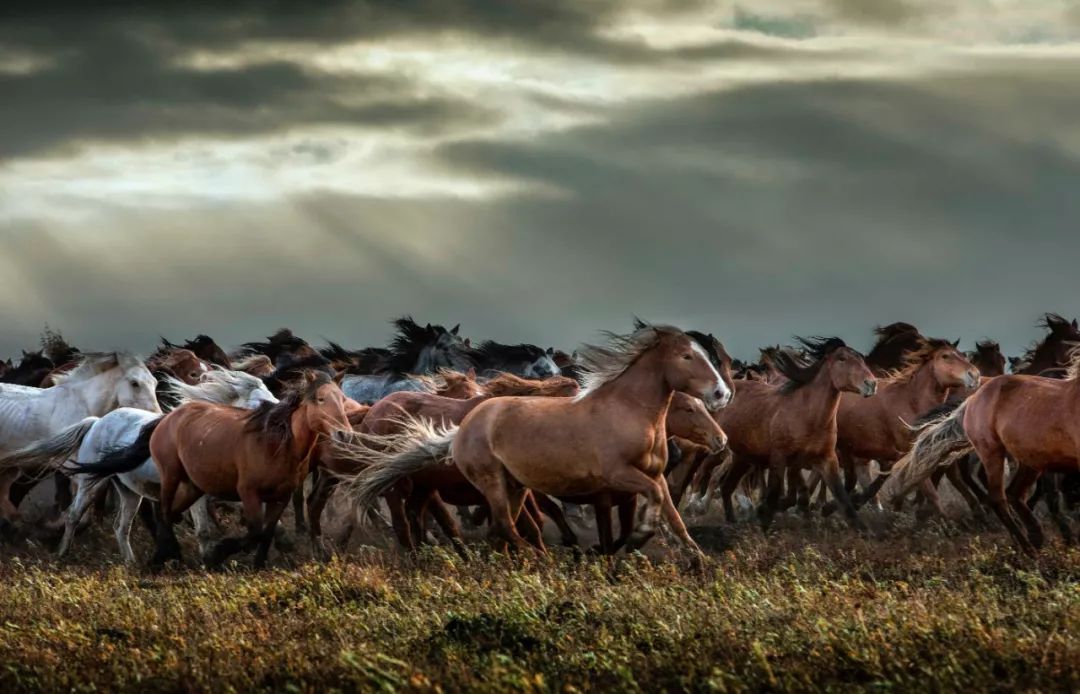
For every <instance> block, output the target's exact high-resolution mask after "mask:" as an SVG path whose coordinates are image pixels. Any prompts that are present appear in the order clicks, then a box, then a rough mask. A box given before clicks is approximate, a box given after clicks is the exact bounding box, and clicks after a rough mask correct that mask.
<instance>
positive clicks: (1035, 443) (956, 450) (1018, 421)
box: [882, 355, 1080, 553]
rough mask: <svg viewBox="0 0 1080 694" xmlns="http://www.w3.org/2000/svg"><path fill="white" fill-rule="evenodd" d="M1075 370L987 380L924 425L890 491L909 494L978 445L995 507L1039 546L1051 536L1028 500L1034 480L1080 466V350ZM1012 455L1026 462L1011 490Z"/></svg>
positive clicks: (1029, 544) (1028, 546)
mask: <svg viewBox="0 0 1080 694" xmlns="http://www.w3.org/2000/svg"><path fill="white" fill-rule="evenodd" d="M1067 376H1068V377H1067V378H1066V379H1065V380H1060V379H1052V378H1045V377H1041V376H1027V375H1005V376H998V377H997V378H993V379H991V380H990V381H988V382H987V383H985V384H983V386H982V387H981V388H979V390H978V391H977V392H975V394H974V395H972V396H971V397H969V398H968V399H967V400H965V401H964V402H963V403H961V404H960V406H959V407H957V408H956V409H955V410H954V411H953V412H951V413H949V414H946V415H945V416H944V417H942V418H940V419H938V420H937V421H935V422H933V423H931V424H930V425H928V426H926V427H925V428H924V430H923V431H922V432H921V433H920V435H919V438H918V440H917V442H916V446H915V448H914V450H913V451H912V453H911V456H910V458H909V460H908V461H907V466H906V470H905V472H906V473H907V474H906V475H905V477H904V478H903V484H902V483H901V482H900V481H898V482H896V484H895V487H896V489H895V490H894V489H886V488H888V487H892V486H894V485H893V480H889V482H887V483H886V488H883V489H882V491H883V493H885V492H886V491H889V492H891V493H895V494H902V493H904V492H905V491H906V488H910V486H911V485H912V484H913V483H915V482H918V480H920V479H924V478H925V477H926V476H927V475H928V474H929V473H930V472H932V471H933V470H934V469H935V468H937V467H941V466H944V465H949V464H951V461H952V460H953V459H955V458H956V457H957V456H959V455H963V454H966V453H968V452H969V451H974V452H975V453H977V454H978V457H979V459H980V460H981V461H982V464H983V469H984V470H985V472H986V483H987V494H988V496H989V498H990V505H991V507H992V508H993V509H994V512H995V513H996V514H997V515H998V518H1000V519H1001V522H1002V523H1004V525H1005V527H1006V528H1007V529H1008V530H1009V533H1010V534H1011V535H1012V537H1013V539H1014V541H1015V542H1016V544H1017V545H1018V546H1019V547H1020V548H1021V549H1022V550H1024V551H1026V552H1029V553H1034V552H1035V550H1036V549H1038V548H1040V547H1042V546H1043V544H1044V542H1045V536H1044V534H1043V530H1042V527H1041V526H1040V525H1039V522H1038V520H1037V519H1036V518H1035V516H1034V514H1032V512H1031V509H1029V508H1028V505H1027V504H1026V503H1025V499H1026V497H1027V495H1028V493H1029V492H1030V491H1031V488H1032V485H1034V484H1035V483H1036V481H1037V480H1038V479H1039V477H1040V476H1041V475H1042V474H1043V473H1045V472H1078V471H1080V378H1078V376H1080V355H1078V356H1077V358H1075V359H1074V360H1073V363H1072V365H1071V366H1070V367H1069V370H1068V374H1067ZM1006 459H1009V460H1012V461H1013V462H1014V463H1016V464H1017V466H1018V468H1017V471H1016V474H1015V475H1014V476H1013V478H1012V481H1011V482H1010V483H1009V486H1008V490H1007V492H1006V487H1005V472H1006V470H1005V461H1006ZM898 480H901V478H899V477H898ZM905 485H906V488H905ZM1010 508H1011V511H1010ZM1013 513H1015V514H1016V515H1018V516H1019V517H1020V521H1021V522H1022V523H1023V525H1024V527H1025V528H1026V532H1025V530H1024V528H1021V527H1020V525H1019V524H1018V523H1017V522H1016V518H1015V517H1014V515H1013ZM1067 530H1068V528H1067V526H1066V527H1064V528H1062V534H1063V536H1064V537H1065V539H1066V541H1069V540H1071V539H1072V538H1071V533H1068V534H1067V533H1066V531H1067Z"/></svg>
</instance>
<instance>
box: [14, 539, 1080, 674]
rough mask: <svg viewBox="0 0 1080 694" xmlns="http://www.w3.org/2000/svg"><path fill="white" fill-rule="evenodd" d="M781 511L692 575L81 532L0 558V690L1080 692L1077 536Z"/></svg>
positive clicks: (601, 562) (606, 565)
mask: <svg viewBox="0 0 1080 694" xmlns="http://www.w3.org/2000/svg"><path fill="white" fill-rule="evenodd" d="M784 525H785V526H786V527H784V528H782V529H781V531H780V532H779V533H778V534H777V535H776V536H774V537H772V538H769V539H768V540H767V541H765V540H763V539H762V537H761V534H760V532H759V531H757V530H756V529H753V528H749V527H746V528H742V529H740V530H739V531H738V536H737V537H736V538H735V541H734V544H733V546H732V549H730V550H728V551H724V552H722V553H717V552H713V553H712V556H713V558H714V560H713V562H712V563H711V565H710V566H709V567H708V568H707V569H706V571H705V572H704V573H703V574H698V575H689V574H687V573H686V572H685V571H684V570H683V569H682V567H681V566H680V565H678V564H674V563H670V562H664V561H659V560H652V559H648V558H645V557H641V556H636V557H623V558H619V559H615V560H607V559H596V558H586V559H580V560H578V559H575V558H574V557H573V556H572V555H569V554H567V553H559V554H557V556H556V557H555V558H553V559H551V560H544V561H540V560H530V561H523V560H520V559H518V560H515V559H506V558H500V557H486V558H476V559H474V560H472V561H470V562H465V561H462V560H460V559H459V558H457V557H456V556H453V555H452V554H449V553H446V552H443V551H441V550H438V549H433V550H429V551H427V552H425V553H423V554H421V555H420V556H418V557H415V558H412V559H401V558H399V557H397V556H396V555H394V554H393V553H392V552H388V551H385V550H376V549H369V550H366V551H361V552H359V553H357V554H354V555H352V556H350V557H349V558H348V559H346V560H344V561H335V562H332V563H329V564H317V563H312V562H308V561H304V560H301V559H300V558H293V559H289V558H285V559H281V558H279V559H278V560H277V561H278V563H279V565H281V566H280V568H276V569H272V570H268V571H264V572H258V573H256V572H253V571H251V570H250V569H248V568H246V567H236V568H235V570H233V571H229V572H224V573H217V574H207V573H205V572H203V571H201V570H198V569H186V570H180V571H177V572H175V573H170V574H166V575H162V576H150V575H148V574H145V573H144V572H142V571H137V570H135V571H133V570H128V569H124V568H121V567H118V566H115V565H113V564H111V563H110V562H112V561H114V560H113V559H112V548H111V547H110V546H109V544H108V540H109V539H111V538H109V537H108V535H107V533H106V532H105V531H104V530H94V531H92V532H93V533H95V534H96V535H97V537H93V538H90V540H91V541H90V543H89V545H90V547H89V548H84V550H83V554H81V555H77V556H76V558H75V561H73V562H66V563H58V562H56V561H55V560H53V559H51V558H48V557H47V556H46V554H45V553H44V552H43V551H41V550H35V549H32V548H31V549H25V548H24V549H23V550H20V551H19V552H17V553H16V554H15V556H12V554H11V552H10V551H9V552H8V555H7V556H6V557H5V558H4V560H3V563H2V566H0V582H2V586H3V587H2V588H0V690H2V691H20V690H40V689H48V690H61V689H65V690H66V689H76V690H90V689H108V690H120V691H123V690H135V689H140V690H143V689H148V688H149V689H152V690H192V689H195V690H208V689H215V690H217V689H222V688H234V689H238V690H251V689H260V690H274V691H285V690H314V689H322V688H325V687H335V688H342V689H356V688H364V689H374V688H379V689H386V690H392V689H413V688H416V689H428V688H435V687H441V688H443V689H446V690H457V689H462V688H471V689H488V690H494V689H499V690H503V689H543V690H548V689H557V690H568V691H572V690H573V689H574V688H577V689H613V688H618V689H643V690H652V691H656V690H658V689H691V690H723V691H745V690H762V689H770V690H773V689H783V690H806V689H813V690H826V689H830V690H834V689H862V688H875V689H878V688H893V689H902V690H908V689H914V688H931V689H933V690H940V689H980V690H1005V689H1009V690H1013V689H1017V688H1020V689H1028V690H1073V691H1075V690H1077V689H1080V641H1078V639H1077V637H1076V636H1075V635H1076V634H1078V633H1080V583H1078V579H1080V552H1078V551H1077V550H1076V549H1064V548H1061V547H1060V546H1055V547H1053V548H1051V549H1048V550H1047V551H1045V552H1044V554H1043V555H1042V556H1041V557H1040V558H1039V559H1038V560H1035V561H1031V560H1027V559H1023V558H1018V557H1017V556H1016V555H1015V554H1014V553H1013V551H1012V550H1011V549H1010V548H1009V545H1008V542H1007V540H1006V538H1005V537H1004V536H1003V535H1001V534H998V533H993V534H984V535H982V536H974V535H967V534H957V533H955V532H954V531H949V532H946V531H944V530H942V529H940V528H938V529H933V530H929V531H922V532H920V533H916V534H914V535H912V534H911V533H910V532H909V530H907V529H902V530H899V531H894V532H893V533H892V534H891V536H888V537H886V538H884V539H872V540H871V539H862V538H859V537H856V536H854V535H852V534H851V533H849V532H848V531H847V530H845V529H842V528H839V527H838V526H836V525H829V524H823V523H822V524H819V525H818V526H817V527H816V528H814V529H812V530H803V529H801V526H800V525H799V524H798V523H796V522H794V521H793V520H789V521H787V522H786V523H785V524H784ZM698 532H699V535H701V536H702V539H703V540H708V539H709V535H710V533H709V529H708V528H700V529H698ZM99 543H100V547H99V548H97V549H94V548H93V546H94V545H96V544H99ZM86 544H87V543H86V542H85V541H84V545H86ZM101 548H107V552H102V549H101ZM102 556H107V557H108V559H103V558H101V557H102ZM76 562H77V563H76ZM286 563H295V564H296V565H295V566H293V567H286V566H284V565H283V564H286Z"/></svg>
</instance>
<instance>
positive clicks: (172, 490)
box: [150, 461, 181, 568]
mask: <svg viewBox="0 0 1080 694" xmlns="http://www.w3.org/2000/svg"><path fill="white" fill-rule="evenodd" d="M179 464H180V463H179V461H176V463H175V465H176V466H179ZM160 467H161V492H160V494H159V496H158V514H159V517H158V523H157V536H156V537H155V542H154V544H155V547H154V556H153V557H151V559H150V565H151V567H153V568H161V567H163V566H165V562H167V561H169V560H170V559H176V560H178V561H179V560H180V559H181V553H180V542H179V541H178V540H177V539H176V533H175V531H174V530H173V523H175V522H176V521H177V519H178V517H179V514H178V513H174V512H173V504H174V502H175V500H176V497H177V496H178V492H179V489H180V480H179V479H178V478H177V477H176V476H175V475H174V474H170V473H171V468H172V466H169V465H161V466H160Z"/></svg>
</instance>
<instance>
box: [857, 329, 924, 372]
mask: <svg viewBox="0 0 1080 694" xmlns="http://www.w3.org/2000/svg"><path fill="white" fill-rule="evenodd" d="M874 334H875V335H877V338H878V339H877V342H875V343H874V346H873V347H871V348H870V351H869V352H867V354H866V365H867V366H868V367H870V370H871V371H873V372H874V375H875V376H888V375H889V374H890V373H891V372H892V371H895V370H896V369H901V368H903V366H904V356H905V355H907V354H908V353H909V352H913V351H915V350H917V349H918V348H919V345H920V344H922V342H923V341H924V340H925V339H926V338H925V337H923V335H922V334H921V333H919V331H918V329H917V328H916V327H915V326H914V325H912V324H911V323H890V324H889V325H884V326H881V325H879V326H878V327H876V328H874Z"/></svg>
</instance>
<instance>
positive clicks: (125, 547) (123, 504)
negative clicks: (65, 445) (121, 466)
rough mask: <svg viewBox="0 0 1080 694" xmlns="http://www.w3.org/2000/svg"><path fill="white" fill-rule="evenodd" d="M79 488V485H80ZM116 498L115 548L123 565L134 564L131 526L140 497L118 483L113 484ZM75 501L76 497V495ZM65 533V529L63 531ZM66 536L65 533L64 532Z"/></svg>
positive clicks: (139, 504)
mask: <svg viewBox="0 0 1080 694" xmlns="http://www.w3.org/2000/svg"><path fill="white" fill-rule="evenodd" d="M80 486H81V485H80ZM113 487H114V488H115V489H116V494H117V496H119V497H120V510H119V512H118V513H117V514H116V525H115V527H114V531H115V533H116V546H117V548H119V550H120V556H121V558H123V560H124V563H125V564H129V565H134V564H135V561H136V560H135V552H134V551H133V550H132V549H131V525H132V523H134V522H135V515H136V514H137V513H138V511H139V506H141V505H142V500H143V499H142V497H141V496H139V495H138V494H136V493H135V492H133V491H132V490H130V489H128V488H127V487H126V486H124V485H123V484H122V483H120V482H114V483H113ZM75 498H76V500H77V499H78V496H77V495H76V497H75ZM65 531H66V529H65ZM65 536H66V532H65Z"/></svg>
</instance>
